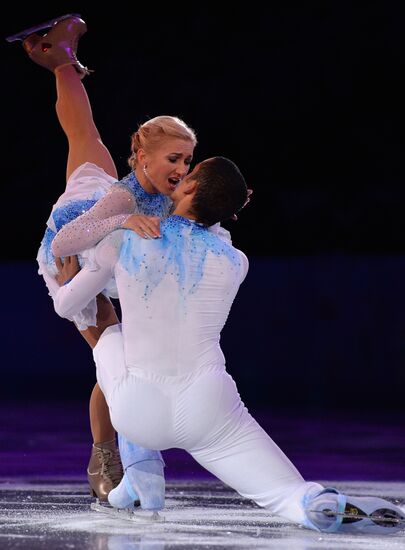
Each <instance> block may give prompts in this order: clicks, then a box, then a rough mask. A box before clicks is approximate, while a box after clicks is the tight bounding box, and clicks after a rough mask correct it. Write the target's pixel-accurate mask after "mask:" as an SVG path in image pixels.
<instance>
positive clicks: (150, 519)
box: [90, 501, 165, 525]
mask: <svg viewBox="0 0 405 550" xmlns="http://www.w3.org/2000/svg"><path fill="white" fill-rule="evenodd" d="M90 509H91V510H93V511H94V512H100V513H101V514H105V515H106V516H109V517H113V518H116V519H123V520H125V521H132V522H133V523H136V524H137V525H141V524H144V525H149V524H151V523H162V522H164V521H165V517H164V516H161V515H160V514H159V512H156V511H155V512H152V511H151V510H139V509H137V510H136V512H135V511H132V510H128V509H126V508H123V509H120V508H113V507H112V506H110V505H108V504H100V502H99V501H97V502H92V503H91V504H90Z"/></svg>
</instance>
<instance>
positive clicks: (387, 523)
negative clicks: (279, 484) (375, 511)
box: [309, 510, 405, 528]
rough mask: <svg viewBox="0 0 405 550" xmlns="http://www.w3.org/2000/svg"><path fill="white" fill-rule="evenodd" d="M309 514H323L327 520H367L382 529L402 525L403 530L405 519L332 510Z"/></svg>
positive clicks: (315, 511) (316, 511) (313, 511)
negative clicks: (382, 527) (338, 518)
mask: <svg viewBox="0 0 405 550" xmlns="http://www.w3.org/2000/svg"><path fill="white" fill-rule="evenodd" d="M309 512H312V513H313V514H323V515H324V516H326V517H328V518H335V517H341V518H343V519H351V520H356V519H357V520H359V521H360V520H361V519H369V520H371V521H374V522H375V523H377V524H382V525H383V526H384V527H388V528H389V527H394V526H397V525H403V526H404V528H405V519H402V518H398V517H392V516H391V517H389V516H380V515H370V516H368V515H367V514H349V513H347V512H334V511H333V510H309Z"/></svg>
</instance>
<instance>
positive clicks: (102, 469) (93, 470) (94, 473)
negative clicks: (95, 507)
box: [87, 440, 123, 502]
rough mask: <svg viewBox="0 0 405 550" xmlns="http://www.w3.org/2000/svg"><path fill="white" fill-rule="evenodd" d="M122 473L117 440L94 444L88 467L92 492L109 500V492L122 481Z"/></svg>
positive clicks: (93, 494) (95, 495)
mask: <svg viewBox="0 0 405 550" xmlns="http://www.w3.org/2000/svg"><path fill="white" fill-rule="evenodd" d="M122 475H123V471H122V464H121V459H120V456H119V452H118V449H117V446H116V443H115V441H114V440H113V441H108V442H106V443H101V444H98V445H93V448H92V452H91V456H90V461H89V465H88V467H87V480H88V482H89V487H90V494H91V495H92V496H94V497H97V498H98V499H99V500H101V501H103V502H107V497H108V494H109V493H110V491H112V490H113V489H114V488H115V487H117V485H118V484H119V483H120V481H121V479H122Z"/></svg>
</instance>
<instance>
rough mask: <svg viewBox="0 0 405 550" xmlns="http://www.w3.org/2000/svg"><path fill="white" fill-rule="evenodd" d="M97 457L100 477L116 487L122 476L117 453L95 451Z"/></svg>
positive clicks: (101, 450) (107, 450)
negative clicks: (99, 465)
mask: <svg viewBox="0 0 405 550" xmlns="http://www.w3.org/2000/svg"><path fill="white" fill-rule="evenodd" d="M97 457H98V459H99V461H100V464H101V471H100V473H101V475H102V476H103V477H106V478H107V479H109V480H111V481H112V483H113V484H114V485H118V483H119V482H120V481H121V479H122V476H123V471H122V464H121V459H120V456H119V454H118V451H110V450H109V449H97Z"/></svg>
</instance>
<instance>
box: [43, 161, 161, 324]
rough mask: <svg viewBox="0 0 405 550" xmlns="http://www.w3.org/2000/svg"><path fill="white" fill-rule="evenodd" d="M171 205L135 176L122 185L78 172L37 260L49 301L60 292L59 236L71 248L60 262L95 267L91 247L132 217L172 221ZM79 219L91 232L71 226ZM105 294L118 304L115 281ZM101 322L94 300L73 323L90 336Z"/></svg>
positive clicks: (92, 170)
mask: <svg viewBox="0 0 405 550" xmlns="http://www.w3.org/2000/svg"><path fill="white" fill-rule="evenodd" d="M171 205H172V202H171V200H170V199H169V198H168V197H166V196H164V195H161V194H160V193H156V194H151V193H147V192H146V191H145V190H144V189H143V188H142V187H141V185H140V184H139V182H138V180H137V179H136V177H135V175H134V174H133V173H130V174H128V175H127V176H126V177H125V178H123V179H122V180H120V181H117V180H116V179H115V178H113V177H112V176H109V175H108V174H107V173H106V172H105V171H104V170H103V169H102V168H100V167H99V166H96V165H95V164H92V163H90V162H86V163H84V164H82V165H81V166H79V167H78V168H77V169H76V170H74V172H73V173H72V174H71V176H70V177H69V179H68V181H67V185H66V190H65V192H64V193H63V194H62V195H61V196H60V197H59V199H58V200H57V202H56V203H55V204H54V205H53V208H52V211H51V215H50V217H49V219H48V221H47V228H46V230H45V234H44V237H43V239H42V242H41V245H40V247H39V250H38V254H37V262H38V265H39V269H38V273H39V274H40V275H42V276H43V278H44V280H45V283H46V285H47V287H48V291H49V295H50V296H51V297H52V298H53V297H54V296H55V294H56V292H57V291H58V289H59V285H58V283H57V281H56V279H55V275H56V274H57V268H56V265H55V256H54V253H53V250H52V249H53V246H52V245H53V244H54V240H55V237H56V235H58V237H59V236H60V237H61V239H60V242H61V243H64V244H65V245H66V244H67V246H66V247H65V249H64V250H62V247H61V248H60V249H58V248H57V249H56V255H57V256H61V257H63V256H67V255H70V254H76V253H78V255H79V262H80V265H81V266H83V265H84V264H85V263H87V264H88V265H92V247H93V246H94V245H95V244H96V243H97V242H99V241H100V240H101V239H102V238H103V237H104V236H105V235H107V234H108V233H109V232H110V231H112V230H114V229H117V228H119V227H120V226H121V225H122V223H123V222H124V221H125V220H126V219H127V217H128V215H130V214H145V215H148V216H159V217H161V218H165V217H167V216H168V215H169V212H170V208H171ZM78 218H84V220H83V222H85V223H86V226H84V225H83V222H82V224H80V223H79V225H78V226H75V225H74V224H73V225H71V223H72V222H73V221H74V220H77V219H78ZM68 225H69V230H68V231H67V233H66V232H65V228H66V227H67V226H68ZM77 227H78V228H79V230H77ZM84 227H85V230H84V232H83V233H81V232H80V229H81V228H84ZM89 228H91V231H89ZM59 234H60V235H59ZM72 236H74V239H72ZM73 242H75V243H76V248H77V249H75V250H74V252H71V247H70V245H71V244H72V243H73ZM103 292H104V293H105V294H106V295H107V296H110V297H113V298H115V297H116V289H115V284H114V281H110V283H109V285H108V286H107V287H106V288H105V289H103ZM96 316H97V305H96V300H95V299H94V300H92V301H91V302H90V303H89V304H88V305H87V306H86V307H85V308H84V309H83V310H82V311H80V312H78V313H76V314H75V315H74V316H73V317H72V318H70V320H71V321H73V322H74V323H75V324H76V326H77V327H78V329H79V330H85V329H86V328H88V327H89V326H95V325H96Z"/></svg>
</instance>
